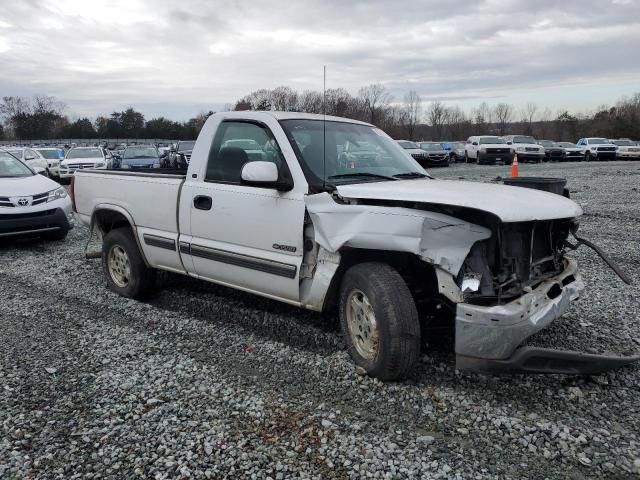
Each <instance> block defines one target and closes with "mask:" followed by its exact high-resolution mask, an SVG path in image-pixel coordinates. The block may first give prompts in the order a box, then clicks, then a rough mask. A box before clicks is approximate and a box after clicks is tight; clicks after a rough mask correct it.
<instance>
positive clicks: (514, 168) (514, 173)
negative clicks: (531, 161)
mask: <svg viewBox="0 0 640 480" xmlns="http://www.w3.org/2000/svg"><path fill="white" fill-rule="evenodd" d="M511 176H512V177H517V176H518V154H517V153H514V154H513V162H511Z"/></svg>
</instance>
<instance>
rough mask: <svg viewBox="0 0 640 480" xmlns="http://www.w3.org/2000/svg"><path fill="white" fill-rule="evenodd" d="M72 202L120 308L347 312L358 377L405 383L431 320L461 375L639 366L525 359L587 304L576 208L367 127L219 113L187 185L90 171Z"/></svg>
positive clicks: (76, 185)
mask: <svg viewBox="0 0 640 480" xmlns="http://www.w3.org/2000/svg"><path fill="white" fill-rule="evenodd" d="M352 151H356V152H361V151H366V154H362V155H349V154H348V152H352ZM70 190H71V195H72V198H73V202H74V208H75V211H76V212H77V215H78V216H79V218H80V219H81V220H82V221H83V222H84V223H85V224H87V225H91V227H92V231H93V229H96V230H97V231H98V232H99V234H100V237H102V239H103V242H102V264H103V268H104V271H105V276H106V279H107V283H108V285H109V287H110V288H111V289H113V290H114V291H116V292H118V293H120V294H121V295H124V296H127V297H132V298H141V297H143V296H144V295H145V294H146V293H149V292H150V290H151V289H152V288H153V284H154V283H153V280H154V272H155V271H156V270H157V269H159V270H168V271H171V272H176V273H180V274H184V275H190V276H192V277H195V278H199V279H202V280H206V281H210V282H215V283H218V284H222V285H227V286H231V287H233V288H237V289H240V290H244V291H247V292H252V293H255V294H258V295H262V296H265V297H269V298H272V299H275V300H279V301H282V302H286V303H289V304H293V305H297V306H300V307H303V308H307V309H311V310H316V311H323V310H330V309H337V311H338V316H339V318H340V323H341V327H342V330H343V333H344V336H345V340H346V344H347V348H348V350H349V353H350V354H351V356H352V358H353V359H354V361H355V363H356V364H357V365H358V366H360V367H362V368H363V369H364V370H365V371H366V372H367V373H368V374H369V375H371V376H375V377H378V378H381V379H386V380H392V379H399V378H402V377H404V376H406V375H407V374H408V373H409V372H410V370H411V368H412V366H413V365H414V363H415V362H416V360H417V358H418V357H419V354H420V351H421V347H423V346H424V345H425V344H429V343H432V342H434V341H437V339H435V338H430V337H429V335H430V334H429V332H430V330H431V329H430V326H431V325H432V322H435V321H437V320H438V321H442V320H444V321H445V322H447V323H448V325H450V326H451V327H452V329H453V327H455V351H456V359H457V366H458V368H464V369H472V370H482V371H498V370H500V371H504V370H507V371H512V370H516V371H522V370H525V371H543V372H584V373H588V372H591V371H598V370H602V369H606V368H612V367H613V366H617V365H620V364H624V363H628V362H630V361H633V360H637V358H635V357H633V358H631V357H624V358H621V357H603V356H595V355H585V354H579V353H575V352H561V351H556V350H547V349H540V348H535V347H522V346H521V343H522V342H523V341H524V340H525V339H526V338H528V337H529V336H531V335H532V334H534V333H535V332H537V331H539V330H541V329H542V328H544V327H546V326H548V325H549V324H550V323H551V322H552V321H553V320H555V319H556V318H558V317H559V316H560V315H562V314H563V312H564V311H565V310H566V309H567V308H568V306H569V303H570V302H571V301H572V300H574V299H575V298H577V297H578V295H579V293H580V291H581V290H582V288H583V282H582V279H581V277H580V274H579V273H578V268H577V266H576V262H575V261H573V260H571V259H569V258H567V257H566V256H565V252H566V249H567V245H569V244H568V243H567V242H568V237H569V235H571V234H572V232H573V233H574V234H575V231H576V229H577V221H576V219H577V217H579V216H580V215H581V213H582V210H581V209H580V207H579V206H578V205H576V204H575V203H574V202H573V201H571V200H569V199H567V198H564V197H562V196H559V195H554V194H551V193H547V192H542V191H538V190H532V189H528V188H519V187H508V186H503V185H493V184H486V183H476V182H460V181H443V180H436V179H433V178H432V177H431V176H430V175H429V174H428V173H427V172H426V171H425V170H423V169H422V168H421V167H420V165H419V164H418V163H417V162H416V161H415V160H414V159H413V158H412V157H411V155H409V154H408V153H406V152H405V151H403V149H402V148H401V147H400V146H399V145H398V144H397V143H396V142H394V141H393V140H392V139H391V138H390V137H389V136H387V135H386V134H385V133H384V132H382V131H381V130H379V129H378V128H375V127H374V126H372V125H369V124H366V123H362V122H358V121H354V120H348V119H344V118H336V117H326V118H323V117H322V116H319V115H310V114H300V113H289V112H222V113H218V114H214V115H212V116H211V117H210V118H209V119H208V120H207V122H206V124H205V125H204V127H203V129H202V132H201V133H200V136H199V137H198V140H197V142H196V144H195V146H194V149H193V154H192V157H191V161H190V162H189V167H188V169H187V170H186V171H181V172H177V171H173V172H172V171H167V172H163V171H162V170H159V171H158V172H157V173H150V172H149V171H148V170H146V171H136V170H135V169H132V170H128V171H115V170H114V171H112V170H93V171H91V170H79V171H77V172H76V173H75V176H74V180H73V182H72V186H71V189H70ZM573 246H574V247H575V245H573Z"/></svg>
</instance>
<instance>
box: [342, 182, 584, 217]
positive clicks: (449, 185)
mask: <svg viewBox="0 0 640 480" xmlns="http://www.w3.org/2000/svg"><path fill="white" fill-rule="evenodd" d="M337 189H338V193H339V194H340V196H342V197H345V198H356V199H367V200H397V201H404V202H419V203H431V204H438V205H449V206H459V207H467V208H472V209H476V210H482V211H484V212H489V213H492V214H494V215H496V216H497V217H498V218H500V220H502V221H503V222H527V221H533V220H553V219H558V218H574V217H578V216H580V215H582V209H581V208H580V206H578V204H576V203H575V202H573V201H572V200H569V199H568V198H565V197H563V196H561V195H556V194H554V193H549V192H543V191H540V190H534V189H531V188H523V187H511V186H507V185H496V184H491V183H480V182H464V181H454V180H432V179H427V178H424V179H416V180H398V181H393V182H376V183H360V184H353V185H342V186H338V187H337Z"/></svg>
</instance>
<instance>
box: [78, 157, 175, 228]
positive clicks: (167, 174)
mask: <svg viewBox="0 0 640 480" xmlns="http://www.w3.org/2000/svg"><path fill="white" fill-rule="evenodd" d="M75 175H76V177H77V178H76V179H75V181H74V192H75V199H76V206H77V209H78V214H79V215H80V218H81V220H82V221H83V222H85V223H89V222H90V221H91V215H92V213H93V212H94V210H95V209H96V208H99V207H100V206H101V205H116V206H118V207H120V208H122V209H124V210H125V211H126V213H127V214H128V215H129V216H130V217H131V218H132V219H133V221H134V223H135V225H136V226H138V227H151V228H153V229H156V230H160V231H164V232H168V233H169V232H170V233H177V231H178V223H177V205H178V197H179V194H180V188H181V186H182V183H183V182H184V179H185V178H186V171H185V170H170V169H163V170H162V173H160V171H153V172H148V171H140V170H85V171H78V172H76V174H75Z"/></svg>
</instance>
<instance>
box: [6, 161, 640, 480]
mask: <svg viewBox="0 0 640 480" xmlns="http://www.w3.org/2000/svg"><path fill="white" fill-rule="evenodd" d="M507 171H508V167H503V166H497V167H478V166H475V165H468V166H467V165H457V166H452V167H450V168H448V169H440V170H433V173H434V175H436V176H439V177H443V178H445V177H446V178H464V179H471V180H481V181H491V180H493V179H495V178H496V177H497V176H505V175H506V174H507ZM521 174H530V175H538V174H543V175H547V176H563V177H566V178H567V179H568V184H569V187H570V189H571V192H572V197H573V198H574V199H575V200H576V201H577V202H579V203H580V204H581V205H582V206H583V207H584V210H585V215H584V217H583V219H582V222H581V232H582V234H583V235H584V236H585V237H586V238H589V239H591V240H593V241H595V242H596V243H597V244H599V245H600V246H602V247H603V248H604V249H605V250H606V251H608V252H609V253H610V254H611V256H612V257H613V258H614V259H615V260H616V261H617V262H619V264H620V265H621V266H622V267H623V268H624V269H625V270H626V271H627V272H628V273H629V274H630V275H631V276H632V277H633V278H634V280H635V285H634V286H631V287H629V286H625V285H624V284H623V283H622V282H620V281H619V280H618V279H617V277H615V276H614V275H613V274H612V272H611V271H610V270H609V269H608V268H607V267H606V266H605V265H604V264H603V263H602V261H601V260H599V259H598V258H597V257H596V256H595V254H593V253H592V252H591V251H589V250H588V249H585V248H581V249H580V250H578V251H577V252H576V254H575V256H576V257H577V258H578V260H579V261H580V264H581V267H582V271H583V274H584V276H585V280H586V283H587V291H586V293H585V295H583V297H582V298H581V299H580V300H578V301H577V302H575V303H574V305H572V307H571V309H570V310H569V312H568V313H567V314H566V315H565V316H564V317H563V318H562V319H561V320H559V321H557V322H555V323H554V325H552V326H551V327H550V328H549V329H548V330H546V331H545V332H542V333H541V334H539V335H537V336H536V337H534V338H533V339H531V341H530V342H531V343H533V344H536V345H541V346H549V347H559V348H570V349H575V350H587V351H615V352H618V353H623V352H630V351H637V350H640V326H639V324H638V322H639V319H640V295H639V293H640V287H638V285H640V268H638V267H639V266H640V245H639V243H638V237H639V235H638V234H639V232H640V191H639V189H640V163H624V162H611V163H590V164H584V163H580V164H559V165H540V166H529V165H524V166H521ZM86 238H87V230H86V229H84V228H76V229H75V230H74V231H73V232H71V233H70V235H69V237H68V239H67V241H66V242H63V243H43V242H40V241H25V242H12V243H8V244H3V245H2V246H0V289H1V290H2V294H1V295H2V296H1V297H0V298H1V299H2V300H1V301H0V304H1V306H2V308H1V309H0V359H1V362H0V381H1V382H0V383H1V385H2V388H1V389H0V478H47V479H53V478H60V479H62V478H64V479H68V478H114V479H116V478H117V479H120V478H124V479H132V478H157V479H164V478H272V479H284V478H457V479H476V478H477V479H484V478H513V479H519V478H525V477H526V478H536V479H542V478H550V479H555V478H570V479H581V478H595V479H600V478H638V476H639V473H638V472H639V471H640V401H639V400H638V394H639V392H640V366H632V367H627V368H624V369H621V370H618V371H615V372H611V373H608V374H606V375H601V376H597V377H570V376H561V375H550V376H544V375H515V376H483V375H477V374H470V373H460V372H458V371H456V370H455V368H454V364H453V355H452V353H451V352H449V351H433V352H429V353H428V355H426V356H424V357H423V358H422V359H421V362H420V365H419V366H418V368H417V369H416V371H415V372H414V374H413V376H412V378H411V379H409V380H408V381H406V382H403V383H389V384H383V383H381V382H379V381H376V380H373V379H370V378H368V377H361V376H358V375H357V374H356V373H355V370H354V367H353V365H352V363H351V362H350V360H349V358H348V356H347V355H346V353H345V352H344V351H343V350H342V346H341V344H342V340H341V338H340V335H339V333H338V331H337V329H336V327H335V322H334V321H333V319H332V318H331V317H330V316H322V315H318V314H313V313H309V312H304V311H299V310H297V309H294V308H290V307H288V306H283V305H280V304H278V303H275V302H272V301H268V300H265V299H261V298H257V297H254V296H251V295H248V294H244V293H240V292H236V291H233V290H229V289H227V288H223V287H218V286H215V285H209V284H206V283H202V282H198V281H195V280H192V279H189V278H184V277H179V276H174V275H162V276H161V278H160V285H159V288H158V293H157V295H156V296H155V297H153V298H152V299H150V301H148V302H147V303H140V302H136V301H133V300H127V299H124V298H120V297H118V296H116V295H115V294H113V293H111V292H110V291H108V290H107V289H106V287H105V282H104V280H103V276H102V272H101V269H100V263H99V261H97V260H85V259H84V257H83V249H84V244H85V241H86Z"/></svg>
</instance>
